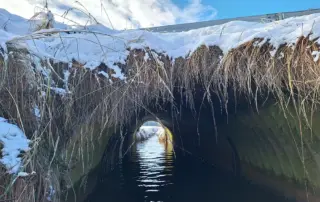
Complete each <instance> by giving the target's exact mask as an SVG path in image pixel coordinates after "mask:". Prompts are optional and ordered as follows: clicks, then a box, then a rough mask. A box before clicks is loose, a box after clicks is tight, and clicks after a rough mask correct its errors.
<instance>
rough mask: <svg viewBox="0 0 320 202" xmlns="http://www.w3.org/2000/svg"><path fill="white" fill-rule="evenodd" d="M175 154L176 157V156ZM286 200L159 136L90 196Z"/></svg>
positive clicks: (190, 201) (183, 201)
mask: <svg viewBox="0 0 320 202" xmlns="http://www.w3.org/2000/svg"><path fill="white" fill-rule="evenodd" d="M175 157H176V158H175ZM100 201H101V202H149V201H150V202H151V201H155V202H156V201H157V202H160V201H161V202H198V201H199V202H205V201H210V202H283V201H286V200H285V199H284V198H282V197H280V196H275V195H273V194H271V193H269V192H267V191H265V190H263V189H262V188H261V187H258V186H255V185H252V184H250V183H249V182H248V181H245V180H239V179H238V178H235V177H233V176H231V175H229V174H227V173H223V172H222V171H219V170H217V169H216V168H214V167H212V166H211V165H208V164H207V163H203V162H201V161H200V160H198V159H197V158H195V157H193V156H189V155H188V156H185V155H181V154H180V153H179V151H175V153H174V152H173V150H172V147H171V145H163V144H160V143H159V141H158V138H157V137H156V136H155V137H152V138H151V139H149V140H147V141H145V142H143V143H138V144H136V145H135V147H134V148H133V151H132V153H131V154H130V155H129V156H128V157H127V158H126V159H124V161H123V163H122V164H121V165H119V166H118V168H117V169H115V170H114V171H113V172H111V173H109V174H108V175H107V176H104V177H103V182H102V183H100V184H99V185H98V186H97V188H96V189H95V191H94V193H92V194H91V195H90V196H89V199H88V202H100Z"/></svg>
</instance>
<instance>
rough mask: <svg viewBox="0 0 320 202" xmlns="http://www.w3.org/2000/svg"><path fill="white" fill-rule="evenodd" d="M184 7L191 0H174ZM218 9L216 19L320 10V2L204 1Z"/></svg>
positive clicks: (302, 0) (283, 0)
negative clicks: (310, 9)
mask: <svg viewBox="0 0 320 202" xmlns="http://www.w3.org/2000/svg"><path fill="white" fill-rule="evenodd" d="M172 1H173V2H174V3H175V4H177V5H179V7H184V6H185V5H187V4H188V2H189V0H172ZM201 3H202V4H204V5H210V6H212V7H214V8H215V9H217V11H218V15H217V16H216V19H222V18H232V17H239V16H249V15H259V14H267V13H277V12H284V11H297V10H305V9H309V8H320V0H265V1H263V0H202V1H201Z"/></svg>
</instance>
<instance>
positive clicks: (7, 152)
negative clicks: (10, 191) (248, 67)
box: [0, 117, 29, 174]
mask: <svg viewBox="0 0 320 202" xmlns="http://www.w3.org/2000/svg"><path fill="white" fill-rule="evenodd" d="M0 144H1V145H2V146H3V148H2V150H1V153H2V157H1V156H0V157H1V158H0V163H1V164H3V165H4V166H5V167H6V168H7V169H8V172H9V173H11V174H13V173H17V172H18V171H19V170H20V168H21V160H22V159H21V158H20V157H19V154H20V153H21V152H22V151H27V150H29V140H28V139H27V137H26V136H25V134H24V133H23V132H22V131H21V130H20V129H19V128H18V127H17V126H16V125H13V124H10V123H8V122H7V120H6V119H4V118H2V117H0Z"/></svg>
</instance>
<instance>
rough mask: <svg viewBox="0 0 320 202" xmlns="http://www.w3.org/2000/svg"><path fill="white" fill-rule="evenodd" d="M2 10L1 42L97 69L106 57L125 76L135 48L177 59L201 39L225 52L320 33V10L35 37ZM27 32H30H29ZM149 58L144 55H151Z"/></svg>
mask: <svg viewBox="0 0 320 202" xmlns="http://www.w3.org/2000/svg"><path fill="white" fill-rule="evenodd" d="M9 15H10V16H9ZM0 16H2V17H0V25H1V24H4V23H6V26H5V27H6V28H5V29H4V28H3V26H0V42H1V43H2V44H3V43H4V42H6V41H9V40H10V41H11V42H19V43H22V42H26V45H27V46H28V48H29V50H30V51H31V52H33V53H34V54H35V55H38V56H40V57H49V58H54V59H55V60H58V61H64V62H68V63H71V61H72V60H73V59H75V60H77V61H78V62H80V63H81V64H83V65H84V66H85V67H87V68H90V69H95V68H96V67H97V66H99V64H101V62H103V63H105V64H106V65H107V66H108V67H109V68H111V69H113V70H114V73H113V75H112V76H114V77H115V78H120V79H125V75H124V74H123V73H122V72H121V69H120V68H119V66H118V65H117V64H119V63H123V64H124V63H125V60H126V59H127V56H128V54H129V51H128V50H130V49H134V48H138V49H144V48H146V47H148V48H150V49H151V50H155V51H156V52H158V53H165V54H166V55H168V56H169V57H171V58H172V59H173V60H174V59H175V58H178V57H188V55H190V54H191V53H192V52H193V51H195V50H196V49H197V48H198V47H199V46H201V45H207V46H213V45H216V46H219V47H220V49H222V50H223V52H224V54H226V53H227V52H228V51H230V50H231V49H232V48H235V47H237V46H239V45H240V44H243V43H245V42H248V41H250V40H252V39H254V38H264V39H265V41H266V40H269V42H270V44H272V45H273V46H274V47H275V48H278V47H279V45H281V44H284V43H287V44H288V45H290V44H292V45H293V44H294V43H295V42H296V41H297V39H298V38H299V37H300V36H302V35H304V36H307V35H308V34H310V33H313V34H312V35H311V40H312V39H316V37H318V36H320V14H312V15H307V16H302V17H294V18H288V19H286V20H282V21H277V22H270V23H256V22H243V21H233V22H229V23H226V24H223V25H217V26H212V27H206V28H200V29H196V30H191V31H187V32H177V33H154V32H148V31H144V30H129V31H111V30H109V29H108V28H105V27H103V26H100V25H99V26H90V27H88V28H87V29H83V28H79V27H76V28H74V27H68V26H67V25H63V24H57V25H56V26H55V29H51V30H44V31H42V32H41V31H40V32H37V33H34V34H33V35H32V37H31V36H30V33H28V29H27V27H28V22H27V21H26V20H25V19H23V18H20V17H18V16H13V15H11V14H9V13H8V12H6V11H5V10H1V9H0ZM8 16H9V17H8ZM12 16H13V17H12ZM9 18H10V19H11V20H10V21H8V22H7V21H6V19H9ZM1 29H2V30H1ZM26 34H29V35H28V36H27V37H26V36H25V35H26ZM265 41H264V42H265ZM315 42H318V43H320V39H316V41H315ZM260 44H263V42H262V43H260ZM257 45H259V44H257ZM314 57H315V58H316V59H319V54H318V52H316V53H314ZM148 58H149V57H145V59H146V60H147V59H148ZM102 73H103V72H102ZM102 75H103V74H102Z"/></svg>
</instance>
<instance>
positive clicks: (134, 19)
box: [0, 0, 216, 29]
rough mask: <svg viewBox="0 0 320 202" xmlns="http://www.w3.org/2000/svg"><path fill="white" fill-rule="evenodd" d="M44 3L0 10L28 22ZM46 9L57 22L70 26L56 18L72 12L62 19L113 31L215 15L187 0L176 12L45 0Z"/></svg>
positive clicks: (15, 2) (140, 4)
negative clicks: (97, 23) (53, 15)
mask: <svg viewBox="0 0 320 202" xmlns="http://www.w3.org/2000/svg"><path fill="white" fill-rule="evenodd" d="M1 1H5V0H1ZM44 2H45V0H10V1H6V2H5V3H1V4H0V7H1V8H4V9H7V10H8V11H9V12H12V13H14V14H17V15H20V16H22V17H25V18H30V17H32V16H33V14H34V13H35V12H36V11H39V10H40V8H41V7H43V5H44ZM48 5H49V9H50V10H51V11H52V12H53V13H54V14H57V15H56V19H57V20H58V21H64V22H66V23H69V24H70V23H72V22H71V21H67V20H66V19H63V18H61V17H58V16H61V15H63V13H65V12H66V11H67V10H68V9H72V8H74V9H72V10H70V11H69V12H68V14H67V15H66V18H68V19H71V20H72V21H75V22H77V23H79V24H86V23H90V21H89V17H88V14H89V13H90V14H91V15H92V16H94V17H95V19H97V21H98V22H100V23H102V24H104V25H106V26H108V27H112V26H113V27H114V28H115V29H126V28H128V29H129V28H137V27H151V26H160V25H167V24H175V23H183V22H195V21H200V20H209V19H212V18H214V17H215V15H216V10H215V9H214V8H213V7H211V6H206V5H203V4H202V2H201V0H189V1H188V3H187V4H186V6H185V7H184V8H179V7H178V6H177V5H176V4H174V3H173V2H172V0H78V1H74V0H48ZM109 19H110V20H109Z"/></svg>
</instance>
